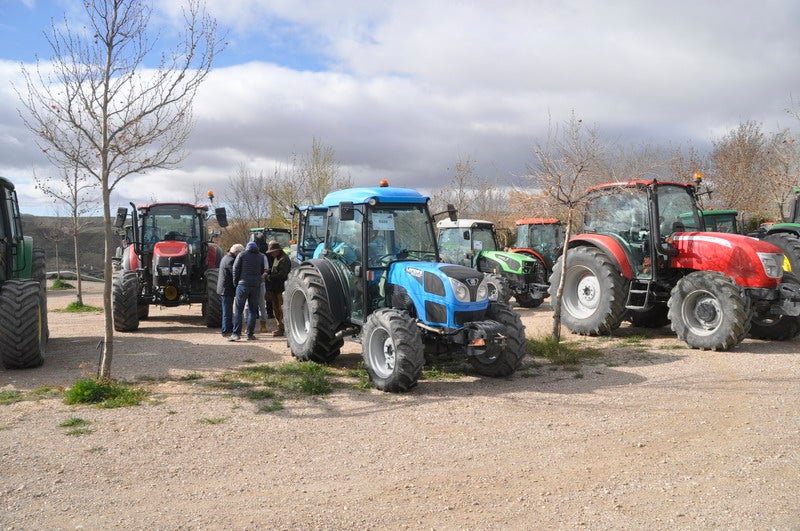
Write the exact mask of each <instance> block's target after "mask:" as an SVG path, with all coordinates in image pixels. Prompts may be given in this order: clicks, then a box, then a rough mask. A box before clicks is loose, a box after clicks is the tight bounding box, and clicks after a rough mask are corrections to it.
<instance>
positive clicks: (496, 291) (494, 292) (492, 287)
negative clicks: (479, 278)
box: [486, 281, 500, 302]
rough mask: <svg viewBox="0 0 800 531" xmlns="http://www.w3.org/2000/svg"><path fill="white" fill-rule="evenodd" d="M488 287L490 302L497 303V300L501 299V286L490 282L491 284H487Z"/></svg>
mask: <svg viewBox="0 0 800 531" xmlns="http://www.w3.org/2000/svg"><path fill="white" fill-rule="evenodd" d="M486 287H487V288H488V291H489V294H488V295H489V300H490V301H493V302H497V300H498V299H499V298H500V288H499V286H498V285H497V284H495V283H494V282H491V281H489V282H487V283H486Z"/></svg>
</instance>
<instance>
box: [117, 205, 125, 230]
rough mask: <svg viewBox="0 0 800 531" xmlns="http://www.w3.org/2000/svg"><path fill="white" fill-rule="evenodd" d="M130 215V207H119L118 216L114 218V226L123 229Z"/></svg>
mask: <svg viewBox="0 0 800 531" xmlns="http://www.w3.org/2000/svg"><path fill="white" fill-rule="evenodd" d="M127 217H128V209H127V208H125V207H119V208H118V209H117V218H116V219H115V220H114V227H116V228H117V229H121V228H122V227H123V225H125V220H126V219H127Z"/></svg>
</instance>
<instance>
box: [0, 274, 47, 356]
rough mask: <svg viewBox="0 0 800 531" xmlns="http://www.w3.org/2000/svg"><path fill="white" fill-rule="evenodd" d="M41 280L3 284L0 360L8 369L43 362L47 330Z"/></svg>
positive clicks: (1, 290) (0, 314)
mask: <svg viewBox="0 0 800 531" xmlns="http://www.w3.org/2000/svg"><path fill="white" fill-rule="evenodd" d="M40 286H41V285H40V283H39V282H37V281H35V280H6V281H5V283H4V284H3V285H2V286H1V287H0V361H2V364H3V367H5V368H6V369H30V368H32V367H38V366H40V365H41V364H42V363H44V349H45V341H46V340H47V334H46V332H45V319H44V312H45V311H46V309H45V308H44V307H43V306H42V297H41V294H40V293H39V290H40Z"/></svg>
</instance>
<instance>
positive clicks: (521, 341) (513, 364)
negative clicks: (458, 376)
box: [469, 302, 527, 378]
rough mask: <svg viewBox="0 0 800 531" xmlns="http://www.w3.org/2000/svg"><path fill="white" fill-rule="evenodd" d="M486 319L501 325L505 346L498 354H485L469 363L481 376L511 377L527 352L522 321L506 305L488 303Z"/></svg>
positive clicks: (470, 360) (471, 358)
mask: <svg viewBox="0 0 800 531" xmlns="http://www.w3.org/2000/svg"><path fill="white" fill-rule="evenodd" d="M486 318H487V319H492V320H494V321H497V322H498V323H500V324H502V325H503V327H504V328H505V336H506V344H505V346H504V347H503V350H501V351H499V352H496V351H495V352H491V353H489V352H487V353H486V354H484V355H481V356H472V357H470V358H469V363H470V365H472V368H473V369H474V370H475V372H477V373H478V374H480V375H482V376H492V377H494V378H503V377H506V376H511V375H512V374H514V371H516V370H517V369H518V368H519V366H520V364H521V363H522V358H524V357H525V354H526V352H527V350H526V342H525V327H524V326H523V325H522V319H520V317H519V314H518V313H517V312H515V311H514V310H512V309H511V307H510V306H509V305H508V304H504V303H501V302H500V303H499V302H490V303H489V309H488V311H487V312H486Z"/></svg>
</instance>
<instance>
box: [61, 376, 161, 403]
mask: <svg viewBox="0 0 800 531" xmlns="http://www.w3.org/2000/svg"><path fill="white" fill-rule="evenodd" d="M146 396H147V390H146V389H140V388H132V387H128V386H126V385H122V384H120V383H118V382H116V381H114V380H107V379H95V378H84V379H82V380H78V381H77V382H75V385H73V386H72V387H70V388H69V389H67V391H66V393H64V402H65V403H67V404H96V405H98V406H99V407H105V408H114V407H125V406H136V405H139V404H140V403H141V401H142V400H143V399H144V398H145V397H146Z"/></svg>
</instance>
